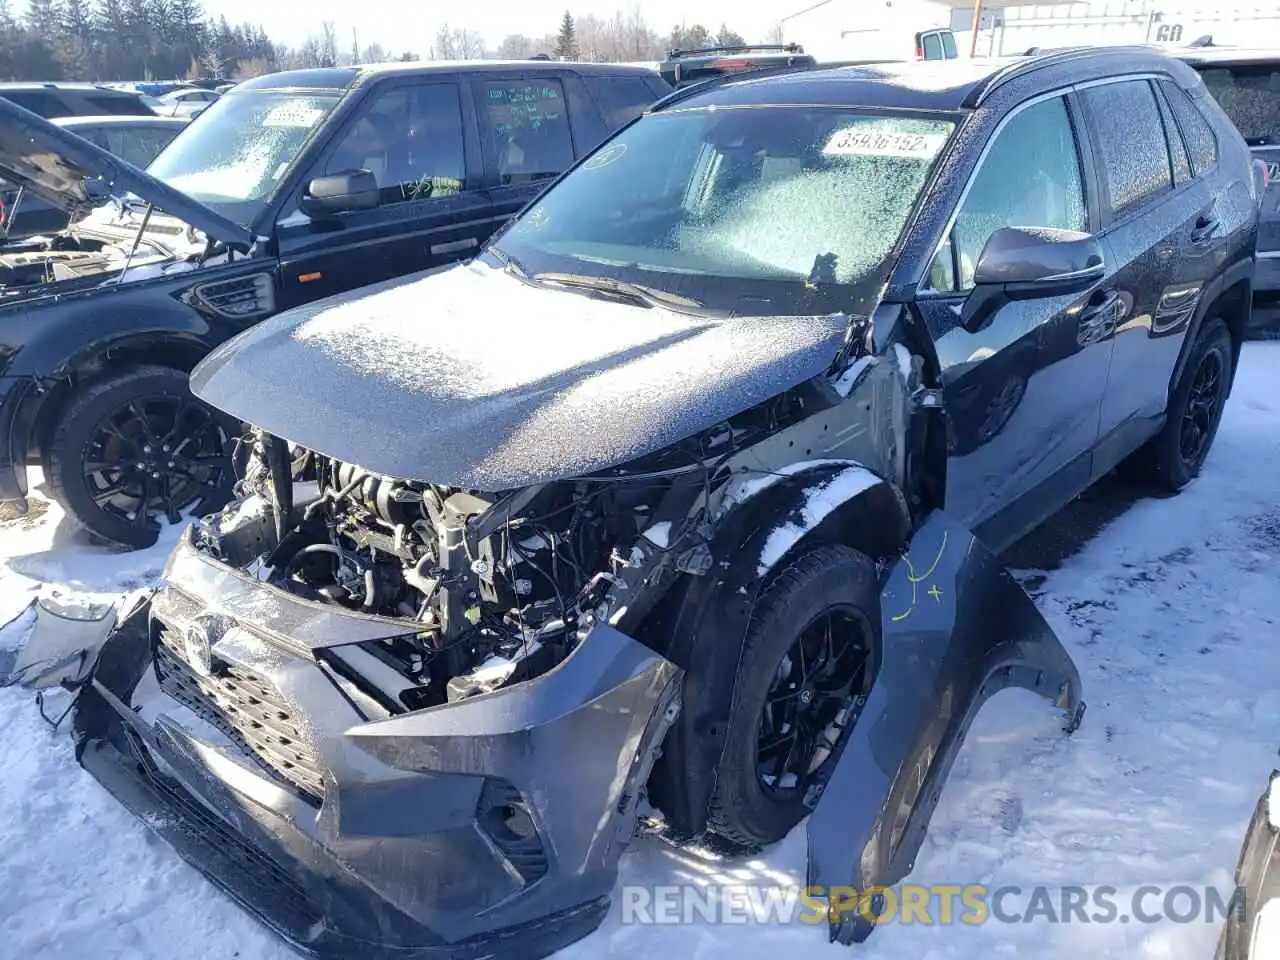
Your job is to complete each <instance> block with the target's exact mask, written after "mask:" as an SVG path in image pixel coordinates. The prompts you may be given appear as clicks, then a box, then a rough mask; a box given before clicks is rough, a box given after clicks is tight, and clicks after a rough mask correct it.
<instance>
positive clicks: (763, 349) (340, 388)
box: [191, 262, 848, 491]
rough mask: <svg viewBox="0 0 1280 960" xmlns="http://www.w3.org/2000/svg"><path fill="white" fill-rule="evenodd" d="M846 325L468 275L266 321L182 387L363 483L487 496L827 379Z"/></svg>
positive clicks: (618, 459)
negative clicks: (647, 302)
mask: <svg viewBox="0 0 1280 960" xmlns="http://www.w3.org/2000/svg"><path fill="white" fill-rule="evenodd" d="M847 327H848V318H846V317H844V316H839V315H837V316H826V317H745V318H732V319H707V318H703V317H690V316H686V315H682V314H677V313H672V312H668V311H666V310H663V309H660V308H656V307H655V308H647V309H646V308H644V307H636V306H631V305H628V304H625V303H616V302H611V301H605V300H599V299H595V298H591V297H587V296H584V295H582V294H580V293H571V292H566V291H563V290H558V289H550V288H539V287H533V286H530V285H528V284H526V283H523V282H521V281H520V280H518V279H516V278H514V277H512V276H510V275H509V274H506V273H504V272H503V271H502V270H499V269H495V268H491V267H488V266H485V265H484V264H482V263H479V262H473V263H471V264H468V265H458V266H454V267H451V268H447V269H445V270H444V271H443V272H439V271H437V272H434V273H429V274H426V275H423V274H419V275H416V276H414V277H407V278H403V279H401V280H397V281H391V282H389V283H384V284H380V285H377V286H375V287H366V288H364V289H363V290H357V291H353V292H352V293H349V294H344V295H342V296H339V297H335V298H330V299H329V300H326V301H320V302H319V303H316V304H312V305H310V306H308V307H303V308H299V309H296V310H291V311H288V312H286V313H282V314H279V315H277V316H275V317H272V318H270V319H268V320H266V321H264V322H263V323H261V324H258V325H257V326H255V327H252V328H250V329H249V330H247V331H245V332H244V333H242V334H240V335H239V336H237V337H235V338H234V339H232V340H229V341H227V342H226V343H224V344H223V345H222V346H221V347H219V348H217V349H216V350H214V352H213V353H211V354H210V355H209V356H208V357H206V358H205V360H204V361H203V362H202V363H201V364H200V365H199V366H198V367H197V368H196V369H195V371H194V372H193V373H192V376H191V387H192V390H193V392H194V393H195V394H196V396H198V397H200V398H201V399H202V400H204V401H205V402H207V403H209V404H212V405H213V406H215V407H218V408H220V409H222V410H224V411H226V412H227V413H229V414H231V415H232V416H235V417H236V418H238V419H241V420H245V421H248V422H250V423H253V424H256V425H257V426H259V427H261V428H262V429H264V430H266V431H268V432H270V433H273V434H276V435H277V436H280V437H283V438H286V439H288V440H291V441H293V442H295V443H298V444H301V445H302V446H304V447H306V448H309V449H311V450H315V451H317V452H319V453H322V454H325V455H327V456H330V457H334V458H337V459H339V460H345V461H348V462H352V463H355V464H358V465H359V466H361V467H364V468H365V469H366V470H371V471H374V472H376V473H381V474H385V475H389V476H393V477H399V478H401V479H414V480H425V481H429V482H432V483H439V484H446V485H450V486H458V487H463V488H466V489H472V490H489V491H500V490H509V489H512V488H516V487H521V486H526V485H528V484H532V483H539V482H545V481H549V480H555V479H562V478H565V477H573V476H581V475H583V474H587V473H591V472H594V471H596V470H601V469H605V468H607V467H611V466H615V465H617V464H621V463H625V462H627V461H629V460H633V459H635V458H637V457H641V456H644V455H645V454H648V453H652V452H655V451H657V450H660V449H661V448H663V447H666V446H669V445H670V444H672V443H675V442H676V441H678V440H682V439H684V438H685V437H688V436H691V435H693V434H695V433H697V432H698V431H700V430H705V429H707V428H710V427H713V426H715V425H716V424H717V423H720V422H722V421H723V420H725V419H726V418H728V417H730V416H732V415H734V414H736V413H740V412H742V411H743V410H746V409H748V408H750V407H752V406H754V405H756V404H758V403H761V402H762V401H764V400H767V399H769V398H770V397H772V396H776V395H777V394H779V393H781V392H783V391H785V390H787V389H789V388H790V387H793V386H795V385H797V384H799V383H802V382H804V381H805V380H807V379H809V378H811V377H815V376H818V375H820V374H822V373H823V372H825V371H826V370H827V368H828V367H829V366H830V365H831V363H832V361H833V360H834V359H835V358H836V356H837V354H838V352H839V350H840V348H841V347H842V346H843V344H844V341H845V336H846V331H847Z"/></svg>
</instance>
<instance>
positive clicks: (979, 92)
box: [961, 44, 1152, 109]
mask: <svg viewBox="0 0 1280 960" xmlns="http://www.w3.org/2000/svg"><path fill="white" fill-rule="evenodd" d="M1032 49H1035V48H1034V47H1033V48H1032ZM1082 53H1088V54H1091V55H1093V56H1096V57H1125V56H1128V57H1131V56H1133V55H1134V54H1135V53H1143V54H1146V55H1148V56H1150V55H1151V54H1152V48H1151V47H1149V46H1145V45H1143V44H1128V45H1125V46H1114V47H1099V46H1088V45H1083V46H1078V47H1058V48H1056V49H1054V50H1052V51H1050V52H1046V53H1044V54H1041V55H1038V56H1036V55H1027V56H1026V59H1021V60H1015V61H1014V62H1012V63H1009V64H1006V65H1005V66H1003V67H1001V68H1000V69H999V70H997V71H995V72H994V73H992V74H991V76H989V77H987V79H986V80H985V81H983V82H981V83H978V84H976V85H975V86H974V88H973V89H972V90H970V91H969V93H968V95H967V96H966V97H965V98H964V102H963V103H961V106H962V107H964V108H966V109H973V108H975V107H980V106H982V104H983V102H984V101H985V100H986V99H987V98H988V97H989V96H991V94H992V93H994V92H995V91H996V90H997V89H999V88H1000V87H1002V86H1004V85H1005V84H1006V83H1009V82H1010V81H1012V80H1016V79H1017V78H1018V77H1025V76H1026V75H1027V74H1030V73H1035V72H1036V71H1037V70H1044V69H1046V68H1048V67H1052V66H1056V65H1057V64H1059V63H1062V62H1063V61H1064V60H1070V59H1071V58H1072V57H1078V56H1080V54H1082Z"/></svg>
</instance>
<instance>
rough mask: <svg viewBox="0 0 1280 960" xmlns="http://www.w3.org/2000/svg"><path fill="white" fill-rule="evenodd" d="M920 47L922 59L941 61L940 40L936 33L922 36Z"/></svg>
mask: <svg viewBox="0 0 1280 960" xmlns="http://www.w3.org/2000/svg"><path fill="white" fill-rule="evenodd" d="M921 47H922V49H923V50H924V58H925V59H926V60H941V59H942V38H941V37H940V36H938V35H937V34H936V33H926V34H923V40H922V43H921Z"/></svg>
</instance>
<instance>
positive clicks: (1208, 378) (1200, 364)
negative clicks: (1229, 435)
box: [1126, 317, 1234, 493]
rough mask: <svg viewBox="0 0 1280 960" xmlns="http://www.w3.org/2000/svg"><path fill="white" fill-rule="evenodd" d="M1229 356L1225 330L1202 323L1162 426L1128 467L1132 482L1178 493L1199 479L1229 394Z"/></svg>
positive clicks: (1216, 322)
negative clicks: (1136, 481)
mask: <svg viewBox="0 0 1280 960" xmlns="http://www.w3.org/2000/svg"><path fill="white" fill-rule="evenodd" d="M1233 354H1234V349H1233V346H1232V342H1231V334H1230V333H1229V332H1228V331H1227V325H1226V324H1225V323H1223V321H1222V320H1220V319H1219V318H1217V317H1212V318H1210V319H1208V320H1206V321H1205V323H1204V326H1203V327H1201V329H1200V333H1199V335H1198V336H1197V337H1196V341H1195V343H1194V344H1193V345H1192V347H1191V353H1190V355H1189V356H1188V358H1187V366H1186V369H1185V370H1183V373H1182V376H1181V378H1180V379H1179V380H1178V384H1177V386H1176V387H1175V388H1174V390H1173V394H1172V395H1171V396H1170V398H1169V407H1168V409H1167V410H1166V412H1165V424H1164V427H1163V428H1161V430H1160V432H1159V433H1158V434H1156V436H1155V437H1153V438H1152V439H1151V441H1150V442H1149V443H1147V444H1146V446H1144V447H1142V448H1141V449H1140V450H1138V451H1137V452H1136V453H1135V454H1133V456H1132V458H1131V459H1130V461H1129V462H1128V464H1127V468H1128V469H1127V471H1126V472H1127V473H1128V474H1129V476H1130V477H1131V478H1133V479H1136V480H1139V481H1140V482H1142V483H1143V484H1144V485H1146V486H1150V487H1152V488H1154V489H1156V490H1158V491H1161V492H1164V493H1177V492H1178V491H1180V490H1181V489H1182V488H1183V487H1185V486H1186V485H1187V484H1189V483H1190V482H1191V481H1192V480H1194V479H1195V478H1196V477H1197V476H1199V474H1200V469H1201V468H1202V467H1203V466H1204V462H1205V459H1206V458H1207V457H1208V456H1209V450H1210V448H1211V447H1212V446H1213V441H1214V438H1215V437H1216V436H1217V433H1218V425H1219V423H1220V422H1221V420H1222V411H1223V409H1224V408H1225V406H1226V402H1227V393H1228V391H1229V390H1230V389H1231V380H1232V372H1233V362H1234V361H1233Z"/></svg>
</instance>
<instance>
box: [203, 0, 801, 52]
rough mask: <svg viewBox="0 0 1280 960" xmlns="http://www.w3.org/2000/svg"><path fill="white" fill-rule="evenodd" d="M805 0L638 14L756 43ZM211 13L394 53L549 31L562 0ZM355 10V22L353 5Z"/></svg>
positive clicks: (383, 1) (613, 2)
mask: <svg viewBox="0 0 1280 960" xmlns="http://www.w3.org/2000/svg"><path fill="white" fill-rule="evenodd" d="M808 5H809V2H806V0H794V2H787V3H781V4H778V5H776V6H775V5H773V4H764V3H761V4H758V5H751V4H742V3H735V2H732V0H693V2H688V0H645V3H644V5H643V10H644V18H645V20H646V22H648V24H649V26H650V27H652V28H653V29H654V30H655V31H657V32H658V34H659V35H666V34H667V33H669V32H670V30H671V28H672V27H673V26H675V25H676V24H677V23H680V22H681V20H684V21H685V22H686V23H688V24H689V25H692V24H694V23H698V22H701V23H704V24H705V25H706V26H708V27H710V28H711V29H712V30H715V29H717V28H718V27H719V26H720V23H721V22H722V21H723V22H725V23H727V24H728V26H729V27H730V28H732V29H734V30H736V31H737V32H738V33H741V34H742V35H743V36H745V37H746V39H747V40H749V41H752V42H757V41H761V40H763V39H764V37H765V35H766V34H767V32H768V31H769V28H770V26H771V25H772V24H773V22H774V21H775V20H776V18H777V17H779V16H782V15H785V14H787V13H790V12H793V11H794V10H799V9H803V8H804V7H806V6H808ZM204 6H205V10H206V12H207V13H209V14H210V15H212V16H218V15H224V16H226V18H227V20H228V21H229V22H231V23H240V22H244V21H248V22H250V23H254V24H256V25H259V26H262V27H263V28H264V29H265V30H266V31H267V33H268V35H269V36H270V37H271V39H273V40H275V41H277V42H279V43H285V44H288V45H289V46H297V45H298V44H300V43H301V42H302V41H303V40H304V39H306V37H307V35H308V34H309V33H318V32H319V28H320V23H321V21H323V20H332V21H333V22H334V24H335V25H336V26H337V29H338V36H339V38H340V43H341V42H342V41H344V40H345V43H346V45H347V46H349V45H350V38H351V31H352V28H353V27H355V28H356V29H357V30H358V31H359V37H360V44H361V46H366V45H368V44H370V43H380V44H382V45H383V46H384V47H386V48H387V49H389V50H393V51H395V52H397V53H399V52H401V51H403V50H405V49H406V48H407V49H411V50H414V51H416V52H418V53H423V54H425V53H426V51H427V49H428V48H429V47H430V46H431V41H432V40H433V39H434V37H435V35H436V32H437V31H438V30H439V28H440V27H441V25H442V24H444V23H447V24H448V25H449V26H451V27H465V28H467V29H468V30H475V31H477V32H479V33H481V34H483V35H484V36H485V38H486V40H487V41H488V42H489V44H490V46H494V47H496V46H497V45H498V43H500V42H501V40H502V38H503V36H505V35H506V34H509V33H523V34H526V35H528V36H542V35H544V34H547V33H554V32H555V31H556V30H557V29H558V28H559V24H560V19H561V17H563V16H564V11H565V7H566V0H483V2H482V3H476V4H459V5H458V6H457V7H450V6H449V5H446V4H430V5H428V4H425V3H423V2H422V0H361V2H360V3H358V4H352V3H351V2H350V0H269V2H265V3H264V2H263V0H206V2H205V5H204ZM567 6H568V8H569V9H570V10H571V11H572V12H573V13H574V14H575V15H581V14H588V13H590V14H594V15H596V16H598V17H601V18H604V19H607V18H609V17H611V16H612V15H613V14H614V12H615V11H616V10H618V9H622V10H623V11H625V12H629V11H630V10H631V8H632V0H596V2H594V3H591V2H585V3H584V2H580V0H579V2H572V0H570V2H569V3H567ZM353 10H358V11H359V13H360V19H359V21H358V22H357V21H356V20H355V18H353V16H352V11H353Z"/></svg>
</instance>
